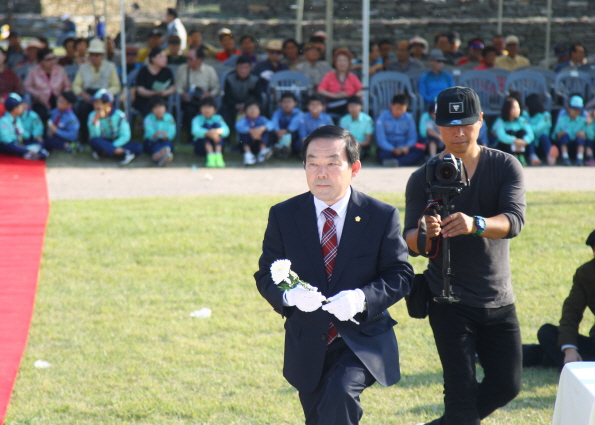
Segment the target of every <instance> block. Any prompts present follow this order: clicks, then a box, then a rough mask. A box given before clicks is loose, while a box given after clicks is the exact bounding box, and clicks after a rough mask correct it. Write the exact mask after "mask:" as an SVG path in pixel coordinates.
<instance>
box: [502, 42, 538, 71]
mask: <svg viewBox="0 0 595 425" xmlns="http://www.w3.org/2000/svg"><path fill="white" fill-rule="evenodd" d="M504 43H505V44H506V50H507V51H508V54H504V55H502V56H498V58H497V59H496V62H495V63H494V66H495V67H496V68H504V69H508V70H509V71H514V70H515V69H517V68H522V67H524V66H529V65H531V62H529V59H527V58H526V57H524V56H521V55H519V54H518V52H519V47H520V42H519V38H518V37H517V36H516V35H509V36H508V37H506V39H505V40H504Z"/></svg>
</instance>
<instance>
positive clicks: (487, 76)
mask: <svg viewBox="0 0 595 425" xmlns="http://www.w3.org/2000/svg"><path fill="white" fill-rule="evenodd" d="M459 85H460V86H462V87H469V88H471V89H473V90H474V91H475V93H477V95H478V96H479V100H480V102H481V109H482V111H483V113H484V114H485V115H499V114H500V110H501V108H502V103H503V101H504V94H503V93H502V91H500V83H499V82H498V79H497V78H496V76H495V75H494V74H491V73H489V72H485V71H467V72H464V73H463V74H462V75H461V77H460V79H459Z"/></svg>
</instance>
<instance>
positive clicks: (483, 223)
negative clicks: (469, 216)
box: [473, 215, 486, 236]
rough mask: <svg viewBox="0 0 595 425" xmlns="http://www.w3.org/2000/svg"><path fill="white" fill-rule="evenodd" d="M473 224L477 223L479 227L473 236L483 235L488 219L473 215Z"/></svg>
mask: <svg viewBox="0 0 595 425" xmlns="http://www.w3.org/2000/svg"><path fill="white" fill-rule="evenodd" d="M473 224H475V227H477V231H476V232H475V233H473V236H479V235H481V234H482V233H483V232H484V231H485V229H486V221H485V219H484V218H483V217H482V216H480V215H475V216H473Z"/></svg>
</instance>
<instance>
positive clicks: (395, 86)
mask: <svg viewBox="0 0 595 425" xmlns="http://www.w3.org/2000/svg"><path fill="white" fill-rule="evenodd" d="M395 94H407V95H408V96H409V108H408V109H409V112H411V113H412V114H413V117H414V119H415V120H417V118H418V116H419V113H420V110H421V108H422V105H423V98H422V97H421V96H420V95H418V94H417V93H416V91H415V90H413V87H412V86H411V80H410V79H409V76H408V75H407V74H403V73H401V72H396V71H385V72H379V73H377V74H375V75H374V76H373V77H372V79H371V80H370V105H371V107H372V111H373V114H374V118H377V117H378V116H379V115H380V114H381V113H382V111H383V110H384V109H386V108H388V106H389V105H390V102H391V101H392V98H393V96H394V95H395Z"/></svg>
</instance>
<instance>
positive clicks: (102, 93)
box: [93, 89, 114, 103]
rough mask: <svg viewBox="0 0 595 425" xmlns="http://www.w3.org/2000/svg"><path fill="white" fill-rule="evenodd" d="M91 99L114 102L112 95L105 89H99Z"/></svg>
mask: <svg viewBox="0 0 595 425" xmlns="http://www.w3.org/2000/svg"><path fill="white" fill-rule="evenodd" d="M93 100H101V101H102V102H103V103H114V95H113V94H111V93H110V92H108V91H107V90H106V89H99V90H97V92H96V93H95V95H94V96H93Z"/></svg>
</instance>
